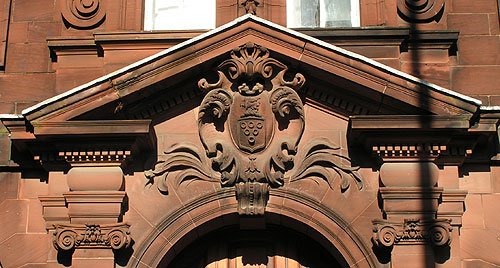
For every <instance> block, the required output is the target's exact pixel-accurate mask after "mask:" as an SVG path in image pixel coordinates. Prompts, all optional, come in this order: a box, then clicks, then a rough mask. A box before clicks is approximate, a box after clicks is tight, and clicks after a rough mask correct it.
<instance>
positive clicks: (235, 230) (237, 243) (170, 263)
mask: <svg viewBox="0 0 500 268" xmlns="http://www.w3.org/2000/svg"><path fill="white" fill-rule="evenodd" d="M270 214H272V213H270ZM268 216H269V214H268ZM267 221H268V223H267V224H265V228H263V229H241V225H240V224H238V223H233V224H231V225H226V226H224V227H221V228H218V229H215V230H213V231H210V232H206V233H205V234H203V235H201V234H198V236H197V238H194V237H192V236H191V237H192V238H191V239H190V240H191V242H188V241H187V239H188V238H187V237H189V236H190V235H189V234H187V235H186V236H187V237H186V240H184V241H183V240H182V239H181V240H180V241H179V242H177V243H176V245H174V251H175V253H173V252H168V253H167V254H166V255H165V256H164V257H163V258H162V260H161V262H160V264H159V265H158V268H167V267H168V268H171V267H175V268H188V267H189V268H205V267H210V268H211V267H228V268H229V267H235V268H236V267H247V266H245V265H250V266H249V267H269V268H281V267H283V268H285V267H297V268H298V267H301V268H302V267H307V268H323V267H329V268H335V267H349V265H348V264H347V262H346V261H345V260H344V258H343V257H342V256H341V254H340V253H339V252H338V251H337V250H336V248H335V246H333V245H332V244H331V243H329V242H328V241H327V239H325V238H324V237H323V236H322V235H321V234H319V233H318V232H317V231H315V230H313V229H312V228H311V227H309V226H307V225H305V224H303V223H300V222H298V221H295V220H293V219H290V218H288V221H291V222H290V223H291V224H292V225H291V226H294V228H293V229H292V228H288V227H285V226H283V225H277V224H273V223H270V221H269V219H267ZM213 225H214V222H213V221H210V222H207V223H205V224H203V225H201V226H200V227H198V228H197V229H205V228H206V227H207V226H213ZM287 225H289V224H287ZM289 226H290V225H289ZM295 227H298V228H295ZM212 229H214V228H212ZM294 229H295V230H294ZM299 229H300V230H299ZM172 253H173V254H172Z"/></svg>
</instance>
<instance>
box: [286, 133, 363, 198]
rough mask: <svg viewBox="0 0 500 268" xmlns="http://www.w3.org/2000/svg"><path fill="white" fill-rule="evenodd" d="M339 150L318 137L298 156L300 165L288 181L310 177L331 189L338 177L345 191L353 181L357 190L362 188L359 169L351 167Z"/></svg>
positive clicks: (349, 161)
mask: <svg viewBox="0 0 500 268" xmlns="http://www.w3.org/2000/svg"><path fill="white" fill-rule="evenodd" d="M340 151H341V148H340V147H339V146H336V145H334V144H332V143H331V142H330V141H329V140H328V139H327V138H324V137H319V138H316V139H314V140H312V141H311V142H309V144H308V145H307V146H306V148H304V150H303V151H302V154H301V155H300V156H299V159H300V160H299V161H298V162H299V163H300V165H299V166H298V167H297V168H296V169H295V170H294V171H293V173H292V175H291V177H290V181H291V182H294V181H298V180H302V179H306V178H310V177H312V176H316V177H320V178H322V179H323V180H325V181H326V182H327V183H328V185H329V186H330V188H331V189H333V185H334V182H335V181H336V179H337V178H339V177H340V179H341V182H340V187H341V190H342V191H345V190H347V189H348V188H349V186H350V185H351V181H354V182H355V183H356V184H357V186H358V189H360V190H361V189H362V188H363V181H362V179H361V175H360V174H359V173H358V170H359V167H352V166H351V160H350V159H349V158H348V157H347V156H345V155H343V154H342V153H341V152H340Z"/></svg>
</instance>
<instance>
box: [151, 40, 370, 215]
mask: <svg viewBox="0 0 500 268" xmlns="http://www.w3.org/2000/svg"><path fill="white" fill-rule="evenodd" d="M230 57H231V58H230V59H228V60H225V61H223V62H222V63H221V64H220V65H219V66H218V76H219V79H218V81H217V82H215V83H212V84H211V83H209V82H208V81H207V80H206V79H201V80H200V81H199V82H198V86H199V88H200V89H201V90H202V91H204V92H207V93H206V95H205V97H204V99H203V100H202V102H201V104H200V109H199V112H198V131H199V136H200V140H201V143H202V145H203V147H204V148H205V155H202V154H201V153H200V152H198V151H197V150H196V146H194V145H188V144H186V143H183V144H178V145H174V146H173V147H171V149H169V150H168V152H166V159H164V160H161V161H159V162H158V163H157V165H156V167H155V169H154V170H152V171H148V172H147V173H146V177H148V178H149V179H150V180H151V181H153V180H156V181H157V182H158V188H159V189H160V191H162V192H164V193H166V190H167V187H166V182H167V177H168V176H169V174H172V176H173V177H174V180H175V182H176V183H175V184H176V185H177V186H178V185H180V184H181V183H182V182H184V181H191V180H205V181H219V182H220V183H221V185H222V186H224V187H235V190H236V195H237V199H238V204H239V205H238V212H239V213H240V214H242V215H262V214H263V213H264V211H265V207H266V204H267V199H268V196H269V189H270V188H276V187H281V186H283V185H284V183H285V181H286V180H285V177H286V178H290V176H286V174H288V173H290V172H292V169H293V167H294V165H295V163H294V160H295V156H296V154H297V148H298V145H299V142H300V140H301V137H302V135H303V132H304V127H305V113H304V106H303V103H302V100H301V98H300V97H299V95H298V94H297V92H296V90H298V89H300V88H301V87H302V86H303V85H304V83H305V78H304V76H303V75H302V74H300V73H297V74H296V75H295V76H294V77H293V79H292V80H291V81H288V80H286V79H285V73H286V71H287V70H288V67H287V66H286V65H285V64H283V63H281V62H279V61H278V60H276V59H274V58H271V57H270V52H269V50H267V49H266V48H265V47H262V46H259V45H256V44H254V43H251V42H249V43H246V44H245V45H242V46H240V47H237V48H235V49H233V50H232V51H231V52H230ZM315 142H316V143H324V142H325V141H324V140H317V141H315ZM327 144H329V143H327ZM325 146H327V147H328V146H329V145H325ZM188 147H189V148H190V149H189V150H187V148H188ZM317 148H319V150H316V149H317ZM338 149H339V148H338V147H336V146H330V147H328V148H323V147H321V148H320V145H319V144H316V145H314V146H313V147H312V148H309V149H307V148H306V152H307V153H305V154H304V153H303V154H301V155H300V156H299V158H300V160H299V161H298V162H297V163H301V164H300V165H299V166H298V167H296V169H295V170H296V171H295V172H294V173H293V172H292V174H293V175H292V177H291V178H292V181H296V180H300V179H303V178H306V177H309V176H310V175H312V173H311V170H316V169H317V170H319V169H320V168H322V169H325V170H326V171H322V172H323V173H324V172H329V171H328V170H332V171H333V172H336V173H337V174H338V175H339V176H340V177H341V178H342V187H343V189H344V190H345V189H347V187H348V186H349V183H350V182H349V180H348V176H352V177H353V178H354V180H355V181H356V183H358V184H359V185H362V184H361V177H360V176H359V174H358V173H357V168H356V167H355V168H352V167H351V166H350V162H349V161H348V158H347V157H344V156H342V155H341V154H340V152H337V150H338ZM188 152H189V153H188ZM342 161H348V162H349V163H343V162H342ZM323 163H328V164H326V165H323ZM188 170H189V172H188ZM174 173H175V175H173V174H174ZM324 174H326V173H324ZM330 177H331V176H325V178H328V179H327V181H328V182H329V184H330V187H332V186H331V184H333V181H330ZM331 178H332V179H334V177H331ZM360 188H361V187H360Z"/></svg>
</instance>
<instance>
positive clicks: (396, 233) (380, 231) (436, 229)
mask: <svg viewBox="0 0 500 268" xmlns="http://www.w3.org/2000/svg"><path fill="white" fill-rule="evenodd" d="M450 223H451V221H450V220H449V219H435V220H422V219H406V220H405V221H404V223H394V222H388V221H384V220H375V221H373V241H374V243H375V244H376V245H377V246H379V247H392V246H393V245H395V244H424V243H432V244H433V245H434V246H438V247H440V246H446V245H449V244H450V243H451V231H452V230H453V228H452V227H451V224H450Z"/></svg>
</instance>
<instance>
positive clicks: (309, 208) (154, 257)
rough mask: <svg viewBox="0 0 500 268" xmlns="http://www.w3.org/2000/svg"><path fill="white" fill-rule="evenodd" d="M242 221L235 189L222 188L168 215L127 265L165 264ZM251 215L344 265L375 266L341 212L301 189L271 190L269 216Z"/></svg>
mask: <svg viewBox="0 0 500 268" xmlns="http://www.w3.org/2000/svg"><path fill="white" fill-rule="evenodd" d="M285 199H287V200H286V201H287V202H286V203H287V205H286V206H285V205H284V204H285V202H284V200H285ZM242 219H244V216H243V217H242V216H239V215H238V213H237V201H236V198H235V192H234V189H232V188H222V189H220V190H218V191H217V192H215V193H211V194H207V195H205V196H200V197H199V198H197V199H195V200H193V201H191V202H189V203H187V204H185V205H184V206H182V207H181V208H179V209H178V210H176V211H174V212H173V213H171V214H170V215H168V216H166V217H165V218H164V220H163V221H162V222H161V223H159V224H158V225H157V226H156V229H155V231H153V232H151V233H150V234H149V235H148V237H147V238H146V239H145V240H144V241H143V242H142V243H141V244H140V245H138V247H137V249H136V250H135V252H134V255H133V258H132V259H131V262H130V263H129V266H128V267H166V265H167V264H169V263H171V262H172V261H173V260H174V259H175V258H176V257H177V256H178V255H179V253H180V252H182V251H183V250H184V249H186V248H187V249H188V250H189V246H190V245H195V244H196V241H198V240H199V239H203V238H204V237H206V236H207V235H210V234H211V233H213V232H217V231H218V230H221V229H223V228H232V227H234V226H238V225H240V224H241V222H242V221H241V220H242ZM246 219H249V218H246ZM250 219H252V218H250ZM253 219H260V220H263V222H264V223H265V225H260V227H259V228H262V226H265V227H264V228H267V230H269V229H272V228H276V227H280V226H281V227H283V228H284V229H287V230H291V231H292V232H298V233H301V235H303V236H306V237H308V238H310V239H311V240H312V241H314V243H317V244H318V245H321V246H322V248H323V249H324V250H325V251H326V252H328V253H329V254H330V255H331V256H333V258H335V259H336V260H338V262H339V263H340V265H341V267H376V260H375V259H374V256H373V255H372V254H373V253H372V251H371V250H370V248H369V245H368V243H367V242H366V241H363V239H362V238H361V236H360V235H359V234H357V233H356V231H355V230H353V229H352V228H350V227H349V225H348V224H347V223H346V222H345V221H344V220H343V219H342V218H341V217H340V216H339V215H338V214H337V213H335V212H334V211H331V210H330V209H328V208H327V207H325V206H323V205H321V204H319V203H318V202H317V201H315V200H313V199H311V198H309V197H307V196H304V195H302V194H300V193H294V192H290V191H285V190H281V189H276V190H271V191H270V197H269V203H268V206H267V208H266V212H265V215H264V216H263V217H261V218H253ZM269 226H271V227H269ZM261 230H262V229H261ZM258 231H259V230H258V229H257V230H253V232H258ZM262 232H265V231H262ZM144 265H146V266H144Z"/></svg>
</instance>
